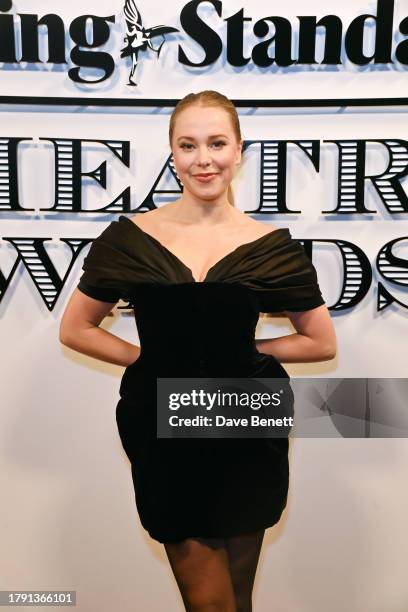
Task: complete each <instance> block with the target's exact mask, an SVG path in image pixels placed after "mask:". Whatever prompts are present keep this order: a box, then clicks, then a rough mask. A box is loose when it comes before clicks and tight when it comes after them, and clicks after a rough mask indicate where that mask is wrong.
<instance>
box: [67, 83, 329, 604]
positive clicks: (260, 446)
mask: <svg viewBox="0 0 408 612" xmlns="http://www.w3.org/2000/svg"><path fill="white" fill-rule="evenodd" d="M169 144H170V147H171V151H172V154H173V160H174V166H175V169H176V172H177V175H178V177H179V180H180V182H181V184H182V185H183V191H182V195H181V197H180V198H179V199H178V200H177V201H175V202H174V203H171V204H167V205H163V206H161V207H160V208H156V209H155V210H152V211H149V212H147V213H144V214H143V215H141V214H139V215H135V216H132V217H126V216H124V215H121V216H119V218H118V220H117V221H112V222H111V223H110V224H109V225H108V226H107V227H106V228H105V229H104V231H103V232H102V233H101V234H100V235H99V236H98V237H97V238H96V239H95V240H94V241H93V243H92V246H91V249H90V251H89V254H88V255H87V257H86V258H85V260H84V266H83V269H84V273H83V275H82V276H81V278H80V281H79V284H78V287H77V288H76V289H75V290H74V292H73V294H72V296H71V298H70V300H69V303H68V305H67V308H66V310H65V312H64V315H63V318H62V321H61V330H60V340H61V342H62V343H63V344H65V345H67V346H70V347H71V348H73V349H74V350H76V351H79V352H81V353H84V354H86V355H90V356H92V357H96V358H97V359H101V360H103V361H106V362H109V363H113V364H118V365H122V366H126V370H125V372H124V375H123V378H122V381H121V386H120V400H119V402H118V404H117V407H116V419H117V424H118V431H119V435H120V438H121V441H122V444H123V447H124V450H125V452H126V454H127V456H128V458H129V460H130V462H131V470H132V478H133V484H134V490H135V498H136V505H137V510H138V513H139V516H140V520H141V523H142V525H143V527H144V528H145V529H146V530H147V531H148V532H149V534H150V536H151V537H152V538H154V539H155V540H157V541H159V542H162V543H163V545H164V547H165V550H166V553H167V556H168V559H169V562H170V566H171V568H172V571H173V573H174V576H175V579H176V582H177V584H178V587H179V589H180V593H181V596H182V599H183V601H184V604H185V609H186V610H188V611H194V612H199V611H203V612H204V611H210V610H211V611H216V610H220V611H221V610H222V611H223V612H227V611H228V612H233V611H234V612H238V611H239V612H250V611H251V610H252V603H251V600H252V589H253V583H254V578H255V573H256V568H257V563H258V559H259V553H260V550H261V544H262V540H263V536H264V531H265V529H266V528H268V527H271V526H272V525H274V524H276V523H277V522H278V521H279V519H280V516H281V514H282V511H283V509H284V508H285V505H286V500H287V493H288V484H289V466H288V438H287V437H281V438H269V439H264V438H259V439H242V438H235V439H232V438H230V439H222V438H219V439H202V438H195V439H194V438H188V439H166V438H158V437H157V432H156V425H157V422H156V379H157V378H158V377H167V378H168V377H170V378H172V377H182V378H184V377H185V378H194V377H243V378H246V377H247V378H251V377H258V378H268V377H269V378H277V377H282V378H286V379H288V374H287V373H286V371H285V369H284V368H283V367H282V365H281V362H287V363H289V362H311V361H313V362H315V361H324V360H328V359H332V358H333V357H334V355H335V351H336V338H335V333H334V328H333V325H332V322H331V319H330V315H329V313H328V310H327V307H326V305H325V302H324V300H323V298H322V296H321V292H320V289H319V285H318V281H317V276H316V271H315V268H314V267H313V265H312V263H311V261H310V259H309V258H308V257H307V256H306V253H305V251H304V249H303V247H302V246H301V244H300V243H299V242H298V241H297V240H294V239H293V238H292V237H291V233H290V231H289V229H287V228H279V229H277V228H275V227H274V226H272V225H271V224H265V223H260V222H258V221H255V220H253V219H251V218H250V217H249V216H248V215H246V214H245V213H242V212H241V211H239V210H238V209H237V208H235V207H234V205H233V201H232V191H231V181H232V180H233V178H234V176H235V173H236V171H237V169H238V167H239V165H240V163H241V154H242V137H241V131H240V125H239V119H238V115H237V112H236V109H235V107H234V105H233V104H232V102H231V101H230V100H228V98H226V97H225V96H224V95H222V94H220V93H218V92H215V91H211V90H210V91H208V90H207V91H203V92H200V93H194V94H189V95H187V96H185V98H183V99H182V100H181V101H180V102H179V103H178V104H177V106H176V107H175V109H174V111H173V113H172V115H171V118H170V126H169ZM120 298H122V299H124V300H127V301H130V303H131V304H132V306H133V307H134V312H135V319H136V323H137V328H138V331H139V335H140V347H139V346H135V345H133V344H131V343H129V342H126V341H124V340H122V339H121V338H119V337H117V336H115V335H113V334H111V333H109V332H107V331H105V330H103V329H101V328H100V327H99V324H100V323H101V321H102V319H103V318H104V317H105V316H106V315H107V314H108V313H109V312H110V311H111V310H112V307H113V305H114V304H115V303H116V302H117V301H118V300H119V299H120ZM261 312H282V313H285V314H286V316H287V317H288V318H289V319H290V321H291V322H292V324H293V325H294V327H295V329H296V333H293V334H290V335H287V336H283V337H279V338H273V339H269V340H255V327H256V323H257V321H258V318H259V314H260V313H261Z"/></svg>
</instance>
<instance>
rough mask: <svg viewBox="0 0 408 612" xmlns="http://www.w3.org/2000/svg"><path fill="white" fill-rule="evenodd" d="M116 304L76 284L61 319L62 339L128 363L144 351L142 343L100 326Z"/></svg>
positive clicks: (107, 358) (98, 355) (108, 359)
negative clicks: (95, 297)
mask: <svg viewBox="0 0 408 612" xmlns="http://www.w3.org/2000/svg"><path fill="white" fill-rule="evenodd" d="M114 306H115V304H113V303H112V302H102V301H101V300H95V299H94V298H91V297H89V296H88V295H85V293H83V292H82V291H80V290H79V289H77V288H75V289H74V291H73V292H72V295H71V297H70V298H69V301H68V304H67V306H66V308H65V310H64V313H63V315H62V318H61V322H60V329H59V340H60V342H61V344H64V345H65V346H68V347H69V348H71V349H73V350H74V351H78V352H79V353H83V354H84V355H89V356H90V357H94V358H95V359H99V360H101V361H106V362H107V363H113V364H115V365H120V366H125V367H127V366H128V365H130V364H131V363H133V362H134V361H136V360H137V359H138V357H139V355H140V347H139V346H136V345H135V344H131V343H130V342H127V341H126V340H122V339H121V338H119V337H118V336H115V335H114V334H111V333H110V332H108V331H106V330H105V329H102V328H100V327H99V325H100V323H101V321H103V319H104V318H105V317H106V316H107V315H108V314H109V313H110V312H111V310H112V308H113V307H114Z"/></svg>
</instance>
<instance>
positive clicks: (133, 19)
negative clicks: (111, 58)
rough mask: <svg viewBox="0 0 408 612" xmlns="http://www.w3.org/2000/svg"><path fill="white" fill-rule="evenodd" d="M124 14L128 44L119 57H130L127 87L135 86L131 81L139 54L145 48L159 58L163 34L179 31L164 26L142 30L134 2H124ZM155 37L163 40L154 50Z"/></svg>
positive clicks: (127, 0) (131, 0) (129, 0)
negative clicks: (153, 39)
mask: <svg viewBox="0 0 408 612" xmlns="http://www.w3.org/2000/svg"><path fill="white" fill-rule="evenodd" d="M124 13H125V19H126V38H125V41H127V43H128V44H127V46H126V47H125V48H124V49H122V52H121V54H120V57H126V56H128V55H130V56H131V57H132V69H131V71H130V76H129V83H128V85H137V83H135V82H134V81H133V76H134V74H135V70H136V66H137V57H138V54H139V52H140V51H145V50H146V49H147V48H149V49H151V50H152V51H155V52H156V53H157V57H159V55H160V51H161V48H162V46H163V45H164V42H165V38H164V34H168V33H169V32H179V30H177V28H172V27H170V26H164V25H159V26H153V27H152V28H144V27H143V26H142V18H141V16H140V13H139V11H138V9H137V6H136V3H135V0H126V3H125V8H124ZM157 36H161V37H162V38H163V40H162V42H161V44H160V45H159V47H158V48H157V49H156V48H155V47H153V45H152V42H151V41H152V38H156V37H157Z"/></svg>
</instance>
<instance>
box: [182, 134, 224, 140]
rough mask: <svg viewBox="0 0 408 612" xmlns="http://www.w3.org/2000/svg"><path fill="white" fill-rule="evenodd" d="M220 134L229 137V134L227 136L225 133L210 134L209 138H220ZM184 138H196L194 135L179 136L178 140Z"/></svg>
mask: <svg viewBox="0 0 408 612" xmlns="http://www.w3.org/2000/svg"><path fill="white" fill-rule="evenodd" d="M219 136H222V137H223V138H227V139H228V136H226V135H225V134H212V135H211V136H209V138H218V137H219ZM182 138H186V139H188V140H194V137H193V136H179V137H178V138H177V140H181V139H182Z"/></svg>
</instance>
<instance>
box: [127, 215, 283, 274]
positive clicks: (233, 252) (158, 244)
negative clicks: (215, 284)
mask: <svg viewBox="0 0 408 612" xmlns="http://www.w3.org/2000/svg"><path fill="white" fill-rule="evenodd" d="M123 219H124V220H125V221H126V222H127V223H128V224H129V223H131V224H132V226H133V227H134V231H136V233H139V234H140V235H143V236H144V237H145V238H146V239H147V240H149V241H150V242H152V243H153V244H154V245H155V246H156V247H157V248H159V249H162V250H163V251H164V252H166V253H167V254H168V255H169V256H170V257H172V258H173V260H174V261H175V262H176V263H177V264H178V265H179V266H181V267H182V268H183V269H184V270H186V271H187V272H188V274H189V276H190V277H191V282H192V283H194V284H200V283H205V282H207V280H208V277H209V276H210V275H211V273H213V272H214V271H215V270H216V269H217V268H218V267H219V266H220V265H222V264H223V263H225V262H226V261H228V260H229V259H231V258H232V257H234V256H235V255H238V254H241V253H242V252H244V253H245V252H246V251H248V250H251V249H252V248H254V247H256V246H257V245H258V244H260V243H263V242H264V241H268V240H271V239H272V237H273V236H274V234H277V235H278V236H279V235H280V234H281V233H282V232H284V233H286V234H289V229H288V228H287V227H281V228H277V229H274V230H272V231H270V232H268V233H267V234H264V235H263V236H260V237H259V238H255V239H254V240H250V241H249V242H244V243H242V244H239V245H238V246H237V247H235V248H234V249H232V250H231V251H229V252H228V253H226V254H225V255H223V256H222V257H221V258H220V259H218V261H216V262H215V263H214V264H213V265H212V266H211V267H210V268H209V269H208V270H207V273H206V274H205V276H204V278H203V280H196V279H195V277H194V275H193V271H192V270H191V268H190V267H189V266H188V265H187V264H186V263H184V261H182V260H181V259H180V258H179V257H177V255H176V254H175V253H173V251H171V250H170V249H169V248H167V247H166V246H165V245H164V244H162V243H161V242H160V240H158V239H157V238H155V237H154V236H152V235H151V234H149V233H148V232H146V231H145V230H143V229H142V228H141V227H140V226H139V225H137V224H136V223H134V222H133V221H132V220H131V219H129V217H126V216H125V215H120V216H119V221H121V220H123Z"/></svg>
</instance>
